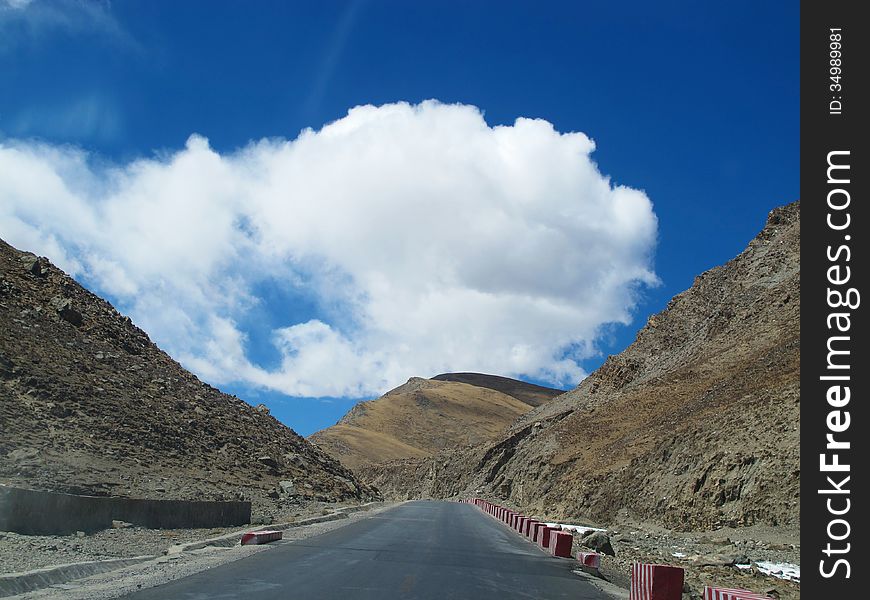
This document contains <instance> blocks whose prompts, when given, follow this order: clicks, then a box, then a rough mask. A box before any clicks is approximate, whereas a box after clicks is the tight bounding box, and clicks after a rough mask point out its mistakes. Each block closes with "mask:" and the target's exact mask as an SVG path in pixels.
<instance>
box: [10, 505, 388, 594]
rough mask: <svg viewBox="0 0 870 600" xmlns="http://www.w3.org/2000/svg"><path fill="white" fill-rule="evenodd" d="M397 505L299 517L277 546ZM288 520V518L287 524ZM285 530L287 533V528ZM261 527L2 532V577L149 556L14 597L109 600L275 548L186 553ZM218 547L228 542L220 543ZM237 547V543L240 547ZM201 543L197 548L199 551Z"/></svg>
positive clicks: (317, 511) (213, 548) (320, 511)
mask: <svg viewBox="0 0 870 600" xmlns="http://www.w3.org/2000/svg"><path fill="white" fill-rule="evenodd" d="M397 504H398V503H373V504H371V505H368V506H367V507H366V509H365V510H359V511H357V512H351V511H353V510H355V509H354V507H344V509H345V510H344V511H341V512H342V513H343V515H342V516H341V518H337V519H336V520H331V521H325V522H320V523H311V524H304V523H300V524H299V526H296V525H295V522H299V521H304V520H306V519H311V518H316V517H326V516H328V515H331V514H334V513H335V512H338V511H332V510H328V509H326V508H319V507H309V508H308V509H307V510H304V511H300V512H299V513H297V514H295V515H290V518H291V519H292V520H293V522H285V523H283V524H276V525H275V527H276V528H281V529H283V540H282V541H281V542H277V543H276V544H286V543H291V542H293V541H296V540H302V539H306V538H309V537H312V536H315V535H319V534H321V533H325V532H327V531H331V530H333V529H337V528H339V527H343V526H345V525H347V524H349V523H353V522H355V521H358V520H360V519H365V518H368V517H370V516H372V515H375V514H378V513H381V512H383V511H385V510H387V509H389V508H392V507H393V506H396V505H397ZM288 520H289V519H288ZM285 527H286V528H285ZM253 528H257V527H253V526H252V527H247V528H244V529H239V528H216V529H173V530H149V529H141V528H125V529H110V530H105V531H101V532H98V533H96V534H93V535H89V536H23V535H17V534H13V533H3V532H0V536H2V540H0V573H4V574H10V573H14V572H20V571H26V570H31V569H37V568H40V567H45V566H50V565H58V564H68V563H72V562H87V561H93V560H106V559H117V558H131V557H134V556H141V555H146V554H151V555H154V559H153V560H148V561H145V562H141V563H138V564H135V565H132V566H129V567H125V568H122V569H118V570H114V571H111V572H106V573H99V574H96V575H92V576H90V577H85V578H82V579H77V580H74V581H69V582H67V583H59V584H55V585H52V586H50V587H47V588H44V589H40V590H36V591H32V592H28V593H24V594H19V595H16V596H9V597H10V598H18V599H22V600H23V599H28V600H30V599H33V600H36V599H40V600H50V599H63V600H68V599H73V600H75V599H81V600H89V599H93V600H105V599H109V598H118V597H121V596H123V595H125V594H128V593H131V592H134V591H137V590H140V589H144V588H149V587H154V586H157V585H161V584H163V583H166V582H168V581H172V580H174V579H179V578H181V577H186V576H188V575H192V574H194V573H198V572H199V571H203V570H205V569H210V568H213V567H216V566H218V565H221V564H225V563H228V562H232V561H234V560H239V559H241V558H244V557H246V556H250V555H251V554H255V553H257V552H265V551H268V550H269V548H270V547H274V545H275V544H270V545H263V546H239V545H233V546H223V545H214V546H213V545H206V546H205V547H202V548H196V549H192V550H185V549H184V547H183V545H184V544H186V543H192V542H201V541H203V540H207V539H211V538H217V537H220V536H223V535H227V534H232V533H233V532H237V533H238V534H239V537H240V536H241V532H243V531H248V530H251V529H253ZM216 543H217V544H221V543H223V542H221V541H218V542H216ZM236 544H237V542H236ZM199 545H200V544H195V546H199Z"/></svg>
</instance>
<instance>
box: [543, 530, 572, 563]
mask: <svg viewBox="0 0 870 600" xmlns="http://www.w3.org/2000/svg"><path fill="white" fill-rule="evenodd" d="M573 542H574V536H573V535H571V534H570V533H568V532H567V531H553V532H551V533H550V546H549V550H550V554H552V555H553V556H561V557H562V558H571V544H572V543H573Z"/></svg>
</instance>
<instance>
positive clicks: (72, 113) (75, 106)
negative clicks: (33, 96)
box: [3, 92, 124, 142]
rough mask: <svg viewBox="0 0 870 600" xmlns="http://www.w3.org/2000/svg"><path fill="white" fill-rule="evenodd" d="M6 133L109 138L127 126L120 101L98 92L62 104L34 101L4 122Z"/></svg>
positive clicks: (84, 139) (85, 139)
mask: <svg viewBox="0 0 870 600" xmlns="http://www.w3.org/2000/svg"><path fill="white" fill-rule="evenodd" d="M3 125H4V129H5V130H6V131H5V133H6V134H7V135H12V136H16V137H34V136H35V137H45V138H49V139H60V140H66V141H75V142H90V141H99V142H109V141H113V140H116V139H118V138H119V137H120V136H121V135H122V133H123V130H124V124H123V116H122V112H121V110H120V109H119V108H118V106H117V104H116V103H115V102H114V101H112V100H111V99H110V98H109V97H107V96H105V95H103V94H99V93H96V92H93V93H90V94H85V95H82V96H81V97H79V98H77V99H73V100H67V101H65V102H64V103H63V104H56V105H52V104H32V105H28V106H25V107H23V108H21V109H20V110H19V111H18V112H17V113H15V114H13V115H12V116H11V117H10V118H8V119H4V122H3Z"/></svg>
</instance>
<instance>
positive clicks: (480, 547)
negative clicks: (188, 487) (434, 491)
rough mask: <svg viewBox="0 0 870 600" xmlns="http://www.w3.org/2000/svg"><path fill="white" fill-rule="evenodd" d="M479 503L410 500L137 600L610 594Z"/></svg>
mask: <svg viewBox="0 0 870 600" xmlns="http://www.w3.org/2000/svg"><path fill="white" fill-rule="evenodd" d="M575 564H576V563H575V562H574V561H572V560H568V559H564V558H553V557H550V556H548V555H547V554H544V553H543V552H542V551H540V550H539V549H538V548H537V547H536V546H534V545H533V544H531V543H530V542H528V541H526V540H525V539H524V538H522V537H521V536H520V535H518V534H517V533H515V532H513V531H512V530H511V529H509V528H508V527H506V526H505V525H503V524H502V523H501V522H500V521H497V520H496V519H494V518H492V517H490V516H489V515H487V514H486V513H484V512H483V511H481V510H480V509H479V508H477V507H476V506H472V505H470V504H459V503H455V502H422V501H421V502H411V503H407V504H403V505H400V506H398V507H396V508H394V509H392V510H389V511H385V512H382V513H380V514H378V515H376V516H373V517H371V518H368V519H363V520H360V521H357V522H356V523H352V524H349V525H347V526H345V527H341V528H339V529H336V530H333V531H330V532H328V533H324V534H322V535H319V536H316V537H312V538H308V539H306V540H300V541H298V542H286V543H282V544H280V545H279V546H277V547H275V548H273V549H270V550H269V551H267V552H259V553H257V554H255V555H253V556H250V557H248V558H244V559H242V560H239V561H236V562H232V563H228V564H225V565H222V566H220V567H215V568H213V569H210V570H208V571H203V572H201V573H197V574H196V575H192V576H190V577H186V578H184V579H179V580H177V581H173V582H170V583H167V584H165V585H161V586H158V587H155V588H151V589H148V590H143V591H141V592H137V593H135V594H132V595H130V596H127V597H126V598H128V599H136V600H146V599H160V600H167V599H175V598H178V599H183V600H200V599H206V598H217V599H221V600H229V599H232V598H251V599H266V600H269V599H278V598H280V599H283V600H290V599H299V600H394V599H395V600H398V599H402V600H405V599H409V600H410V599H415V600H430V599H431V600H447V599H451V598H457V599H460V598H461V599H470V600H514V599H521V598H522V599H524V600H549V599H556V598H570V599H571V600H608V598H609V597H608V596H607V595H605V594H604V593H603V592H601V591H599V590H598V589H597V588H595V587H594V586H592V585H591V584H589V583H586V582H584V581H583V580H582V579H581V578H579V577H578V576H577V575H575V574H573V573H572V572H571V570H572V568H575Z"/></svg>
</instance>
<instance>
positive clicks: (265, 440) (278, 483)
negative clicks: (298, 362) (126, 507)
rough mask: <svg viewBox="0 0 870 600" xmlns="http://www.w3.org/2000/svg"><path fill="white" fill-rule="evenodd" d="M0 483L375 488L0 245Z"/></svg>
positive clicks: (269, 503)
mask: <svg viewBox="0 0 870 600" xmlns="http://www.w3.org/2000/svg"><path fill="white" fill-rule="evenodd" d="M0 483H6V484H9V485H17V486H21V487H29V488H32V489H43V490H55V491H64V492H72V493H85V494H96V495H120V496H130V497H141V498H178V499H227V500H229V499H236V498H238V497H244V498H246V499H249V500H252V501H253V509H254V514H255V515H258V514H259V515H263V514H270V513H271V514H275V513H276V512H277V511H280V510H281V508H282V507H286V506H291V505H294V504H299V503H304V502H306V501H327V502H332V501H338V500H350V501H353V500H360V499H364V498H368V497H370V496H372V493H373V492H372V490H371V489H370V488H367V487H365V486H362V485H360V484H359V483H358V482H357V480H356V479H355V478H354V476H353V475H352V474H351V473H350V472H349V471H348V470H347V469H345V468H344V467H343V466H341V465H340V464H339V463H338V462H337V461H335V460H334V459H332V458H331V457H329V456H328V455H326V454H325V453H323V452H322V451H320V450H319V449H317V448H316V447H314V446H313V445H311V444H309V443H308V442H306V441H305V440H304V439H303V438H301V437H300V436H298V435H297V434H296V433H294V432H293V431H292V430H291V429H289V428H287V427H285V426H284V425H282V424H281V423H279V422H278V421H277V420H275V419H274V418H273V417H271V416H270V415H269V414H268V410H267V409H266V408H265V407H263V406H261V407H258V408H254V407H252V406H250V405H249V404H247V403H245V402H244V401H242V400H240V399H239V398H236V397H235V396H230V395H227V394H223V393H221V392H220V391H219V390H217V389H215V388H213V387H211V386H209V385H207V384H205V383H203V382H201V381H199V379H197V378H196V376H194V375H193V374H191V373H189V372H187V371H186V370H184V369H183V368H182V367H181V366H180V365H179V364H178V363H176V362H175V361H173V360H172V359H171V358H170V357H169V356H168V355H167V354H166V353H164V352H163V351H161V350H160V349H159V348H158V347H157V346H155V345H154V344H153V343H152V342H151V340H150V339H148V336H147V335H146V334H145V332H144V331H142V330H141V329H139V328H138V327H136V326H135V325H133V323H132V322H131V321H130V319H129V318H128V317H125V316H123V315H121V314H120V313H119V312H118V311H117V310H115V309H114V308H113V307H112V306H111V305H110V304H109V303H108V302H106V301H104V300H102V299H100V298H99V297H97V296H95V295H94V294H92V293H90V292H88V291H87V290H85V289H84V288H83V287H81V286H80V285H79V284H78V283H76V282H75V281H74V280H73V279H71V278H70V277H68V276H67V275H65V274H64V273H63V272H62V271H60V270H59V269H57V268H56V267H54V266H53V265H51V264H50V263H49V261H48V260H46V259H45V258H38V257H36V256H34V255H33V254H29V253H26V252H19V251H17V250H16V249H14V248H12V247H11V246H9V245H8V244H6V243H5V242H2V241H0Z"/></svg>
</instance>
